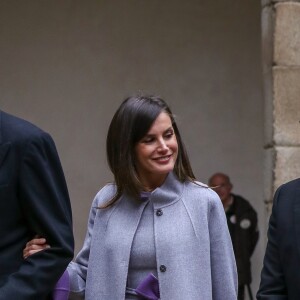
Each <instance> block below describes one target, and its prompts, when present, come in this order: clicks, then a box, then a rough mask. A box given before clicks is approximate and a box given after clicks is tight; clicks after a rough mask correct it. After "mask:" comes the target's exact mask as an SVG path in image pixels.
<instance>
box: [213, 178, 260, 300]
mask: <svg viewBox="0 0 300 300" xmlns="http://www.w3.org/2000/svg"><path fill="white" fill-rule="evenodd" d="M209 186H210V187H213V189H214V190H215V191H216V192H217V194H218V195H219V197H220V199H221V201H222V203H223V206H224V210H225V213H226V218H227V224H228V228H229V232H230V235H231V239H232V244H233V249H234V253H235V259H236V263H237V269H238V282H239V287H238V300H243V299H244V295H245V286H246V287H247V290H248V293H249V297H250V299H253V296H252V292H251V288H250V284H251V262H250V258H251V256H252V254H253V251H254V249H255V246H256V244H257V241H258V237H259V232H258V229H257V213H256V211H255V210H254V208H253V207H252V206H251V204H250V203H249V202H248V201H247V200H246V199H244V198H243V197H241V196H238V195H235V194H233V193H232V188H233V185H232V183H231V182H230V178H229V176H228V175H226V174H224V173H215V174H213V175H212V176H211V177H210V178H209Z"/></svg>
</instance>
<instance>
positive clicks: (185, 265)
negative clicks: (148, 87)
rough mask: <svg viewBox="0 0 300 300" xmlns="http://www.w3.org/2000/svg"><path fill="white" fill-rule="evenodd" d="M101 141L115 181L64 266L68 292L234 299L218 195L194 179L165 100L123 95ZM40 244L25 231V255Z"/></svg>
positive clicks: (97, 296) (92, 296) (232, 267)
mask: <svg viewBox="0 0 300 300" xmlns="http://www.w3.org/2000/svg"><path fill="white" fill-rule="evenodd" d="M106 147H107V159H108V164H109V166H110V169H111V171H112V173H113V175H114V179H115V182H114V183H113V184H109V185H106V186H105V187H104V188H102V189H101V190H100V191H99V192H98V194H97V195H96V197H95V199H94V201H93V203H92V207H91V211H90V216H89V223H88V231H87V235H86V239H85V241H84V245H83V248H82V250H81V251H80V252H79V254H78V256H77V257H76V259H75V261H74V262H72V263H71V264H70V265H69V267H68V269H67V274H68V275H69V277H70V290H71V292H70V298H69V299H73V297H75V296H76V299H78V296H79V297H81V298H82V299H86V300H94V299H104V300H106V299H107V300H110V299H120V300H122V299H126V300H129V299H152V300H153V299H154V300H155V299H161V300H170V299H172V300H182V299H189V300H198V299H205V300H210V299H214V300H232V299H236V297H237V273H236V265H235V260H234V254H233V249H232V244H231V239H230V236H229V232H228V228H227V224H226V218H225V214H224V210H223V207H222V204H221V201H220V198H219V197H218V196H217V194H216V193H215V192H213V191H212V190H211V189H209V188H208V187H207V186H206V185H204V184H201V183H199V182H196V181H195V177H194V174H193V171H192V168H191V166H190V163H189V159H188V156H187V153H186V150H185V147H184V143H183V142H182V139H181V136H180V133H179V130H178V127H177V124H176V122H175V120H174V117H173V114H172V112H171V110H170V108H169V107H168V105H167V104H166V103H165V101H164V100H162V99H161V98H159V97H155V96H135V97H130V98H127V99H126V100H124V101H123V102H122V104H121V106H120V107H119V109H118V110H117V112H116V113H115V115H114V117H113V119H112V121H111V124H110V127H109V130H108V135H107V145H106ZM45 245H46V241H45V240H43V242H41V241H40V240H39V239H36V240H33V241H31V242H30V243H28V246H27V247H26V249H25V251H24V255H25V257H27V256H28V255H29V254H30V253H31V251H32V253H33V251H36V250H37V249H42V248H43V247H45ZM50 246H51V245H50ZM189 262H191V264H189Z"/></svg>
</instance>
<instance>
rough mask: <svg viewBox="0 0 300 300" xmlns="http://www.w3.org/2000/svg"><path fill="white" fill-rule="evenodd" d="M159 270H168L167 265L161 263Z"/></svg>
mask: <svg viewBox="0 0 300 300" xmlns="http://www.w3.org/2000/svg"><path fill="white" fill-rule="evenodd" d="M159 270H160V271H161V272H166V271H167V267H166V266H165V265H160V267H159Z"/></svg>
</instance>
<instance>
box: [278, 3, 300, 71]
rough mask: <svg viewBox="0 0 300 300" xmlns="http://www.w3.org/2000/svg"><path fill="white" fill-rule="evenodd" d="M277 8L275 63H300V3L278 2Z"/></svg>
mask: <svg viewBox="0 0 300 300" xmlns="http://www.w3.org/2000/svg"><path fill="white" fill-rule="evenodd" d="M275 9H276V20H275V32H274V61H275V64H277V65H288V66H293V65H300V51H299V49H300V30H299V28H300V3H297V2H284V3H278V4H276V5H275Z"/></svg>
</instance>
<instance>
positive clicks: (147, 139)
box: [143, 137, 154, 144]
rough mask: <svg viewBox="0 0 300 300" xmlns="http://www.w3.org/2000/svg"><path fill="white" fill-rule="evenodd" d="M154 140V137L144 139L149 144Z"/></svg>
mask: <svg viewBox="0 0 300 300" xmlns="http://www.w3.org/2000/svg"><path fill="white" fill-rule="evenodd" d="M153 140H154V139H153V138H152V137H148V138H144V139H143V143H145V144H149V143H151V142H153Z"/></svg>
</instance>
